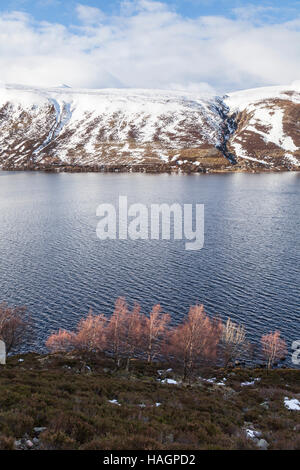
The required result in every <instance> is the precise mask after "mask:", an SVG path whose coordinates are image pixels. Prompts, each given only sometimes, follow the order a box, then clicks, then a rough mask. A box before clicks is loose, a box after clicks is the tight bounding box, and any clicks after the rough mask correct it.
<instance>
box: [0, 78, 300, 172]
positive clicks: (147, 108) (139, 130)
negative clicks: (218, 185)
mask: <svg viewBox="0 0 300 470" xmlns="http://www.w3.org/2000/svg"><path fill="white" fill-rule="evenodd" d="M0 168H2V169H3V170H20V169H30V170H36V169H44V170H52V169H61V170H66V171H68V170H69V171H73V170H74V171H85V170H94V171H101V170H104V171H105V170H107V171H114V170H124V171H184V172H207V171H283V170H298V169H299V168H300V82H294V84H292V85H289V86H276V87H265V88H257V89H251V90H242V91H237V92H233V93H229V94H227V95H224V96H222V97H220V96H213V95H209V94H206V95H203V94H201V95H200V94H198V93H193V92H184V91H165V90H147V89H145V90H143V89H100V90H96V89H91V90H89V89H73V88H70V87H68V86H59V87H53V88H40V87H27V86H22V85H2V86H0Z"/></svg>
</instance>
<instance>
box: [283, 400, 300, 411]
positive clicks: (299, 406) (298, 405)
mask: <svg viewBox="0 0 300 470" xmlns="http://www.w3.org/2000/svg"><path fill="white" fill-rule="evenodd" d="M284 406H285V407H286V408H287V409H288V410H296V411H300V401H299V400H297V398H288V397H285V399H284Z"/></svg>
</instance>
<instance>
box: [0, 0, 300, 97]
mask: <svg viewBox="0 0 300 470" xmlns="http://www.w3.org/2000/svg"><path fill="white" fill-rule="evenodd" d="M76 11H77V15H78V17H79V19H80V26H74V25H69V26H63V25H60V24H54V23H47V22H36V21H35V20H34V19H33V18H31V17H30V16H28V15H26V14H24V13H20V12H12V13H9V14H8V13H6V14H1V15H0V50H1V54H0V70H1V74H0V80H1V81H4V82H10V83H24V84H35V85H41V86H54V85H57V84H59V83H67V84H69V85H71V86H74V87H117V86H128V87H144V88H173V89H174V88H177V89H183V88H186V89H189V90H195V91H200V92H201V91H211V90H213V88H214V89H216V90H217V91H218V92H225V91H231V90H233V89H239V88H248V87H252V86H261V85H269V84H288V83H290V82H292V81H293V80H297V79H299V78H300V60H299V59H300V18H295V19H294V20H293V21H290V22H283V23H278V24H276V23H274V22H272V23H265V24H263V23H261V22H259V23H258V22H257V20H256V18H257V15H256V14H255V10H254V9H253V7H251V8H250V7H247V10H236V11H235V15H236V16H235V17H234V18H233V19H228V18H224V17H220V16H207V17H199V18H196V19H190V18H186V17H183V16H181V15H179V14H178V13H176V11H174V10H173V9H171V8H169V7H168V6H167V5H166V4H163V3H159V2H153V1H150V0H136V1H128V0H127V1H126V2H123V3H122V8H121V10H120V14H119V15H118V16H105V15H104V14H103V13H102V11H101V10H99V9H98V8H94V7H88V6H85V5H81V4H78V5H77V9H76Z"/></svg>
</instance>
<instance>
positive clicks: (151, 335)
mask: <svg viewBox="0 0 300 470" xmlns="http://www.w3.org/2000/svg"><path fill="white" fill-rule="evenodd" d="M170 320H171V317H170V315H169V314H167V313H163V312H162V307H161V305H160V304H157V305H154V307H153V308H152V310H151V312H150V315H149V317H145V320H144V328H143V330H144V331H143V337H144V350H145V353H146V357H147V362H148V363H151V362H152V361H153V360H154V359H155V358H156V357H158V356H159V355H160V354H161V352H162V346H163V342H164V340H165V337H166V334H167V329H168V325H169V323H170Z"/></svg>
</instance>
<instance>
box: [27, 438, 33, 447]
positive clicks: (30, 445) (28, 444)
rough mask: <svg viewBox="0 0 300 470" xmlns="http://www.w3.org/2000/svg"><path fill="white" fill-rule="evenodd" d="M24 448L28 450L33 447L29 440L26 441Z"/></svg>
mask: <svg viewBox="0 0 300 470" xmlns="http://www.w3.org/2000/svg"><path fill="white" fill-rule="evenodd" d="M26 447H28V448H29V449H31V447H33V442H32V441H31V440H30V439H27V441H26Z"/></svg>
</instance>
